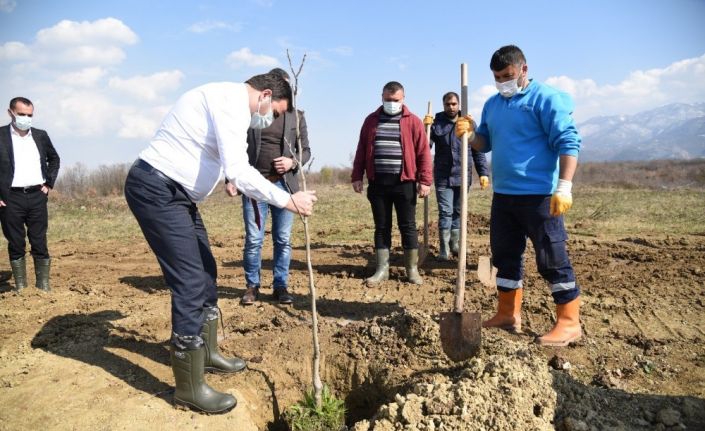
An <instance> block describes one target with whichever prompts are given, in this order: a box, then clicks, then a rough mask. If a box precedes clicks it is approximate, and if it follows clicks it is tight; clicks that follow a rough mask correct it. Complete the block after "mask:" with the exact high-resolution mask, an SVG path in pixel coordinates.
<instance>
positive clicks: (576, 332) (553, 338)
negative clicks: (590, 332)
mask: <svg viewBox="0 0 705 431" xmlns="http://www.w3.org/2000/svg"><path fill="white" fill-rule="evenodd" d="M582 335H583V331H582V329H581V328H580V297H578V298H575V299H574V300H572V301H570V302H568V303H567V304H558V305H556V324H555V325H554V326H553V329H551V330H550V331H549V332H548V333H547V334H545V335H543V336H542V337H538V338H537V339H536V343H538V344H540V345H542V346H554V347H564V346H567V345H568V344H570V343H572V342H574V341H577V340H579V339H580V337H581V336H582Z"/></svg>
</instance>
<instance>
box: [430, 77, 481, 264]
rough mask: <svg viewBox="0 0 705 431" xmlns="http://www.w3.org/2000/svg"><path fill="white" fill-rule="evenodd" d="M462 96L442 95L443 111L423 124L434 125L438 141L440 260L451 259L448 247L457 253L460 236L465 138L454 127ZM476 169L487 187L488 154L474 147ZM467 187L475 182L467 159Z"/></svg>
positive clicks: (435, 172) (435, 167) (434, 139)
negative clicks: (458, 135) (486, 156)
mask: <svg viewBox="0 0 705 431" xmlns="http://www.w3.org/2000/svg"><path fill="white" fill-rule="evenodd" d="M459 100H460V98H459V97H458V94H457V93H454V92H452V91H451V92H448V93H446V94H444V95H443V112H439V113H437V114H436V118H435V120H434V118H433V117H431V116H430V115H426V116H425V117H424V119H423V122H424V125H426V126H428V125H431V148H433V144H436V154H435V156H434V158H433V182H434V184H435V185H436V201H437V202H438V235H439V238H440V242H441V246H440V252H439V254H438V260H448V259H449V256H448V250H449V249H450V252H451V253H453V255H456V256H457V255H458V248H459V247H458V241H459V239H460V195H461V187H460V185H461V184H462V181H461V177H462V166H461V160H460V156H461V154H460V153H461V149H462V140H461V139H460V138H458V137H457V136H456V135H455V133H454V131H455V121H456V120H457V119H458V115H459V113H460V103H459ZM471 153H472V160H473V162H474V163H475V170H476V171H477V175H478V177H479V178H480V188H481V189H483V190H484V189H486V188H487V186H489V184H490V179H489V177H488V175H489V172H488V169H487V160H486V159H485V154H484V153H481V152H479V151H477V150H474V149H471ZM467 170H468V180H467V181H468V189H470V184H471V182H472V166H471V165H470V163H468V166H467Z"/></svg>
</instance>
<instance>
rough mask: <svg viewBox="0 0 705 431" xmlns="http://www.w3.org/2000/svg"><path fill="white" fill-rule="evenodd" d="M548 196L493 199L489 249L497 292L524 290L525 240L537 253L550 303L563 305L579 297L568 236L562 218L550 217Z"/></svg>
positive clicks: (549, 197) (510, 196)
mask: <svg viewBox="0 0 705 431" xmlns="http://www.w3.org/2000/svg"><path fill="white" fill-rule="evenodd" d="M550 202H551V196H550V195H549V196H543V195H503V194H500V193H495V194H494V196H493V197H492V214H491V215H490V246H491V248H492V261H493V263H494V266H496V267H497V289H498V290H500V291H503V292H509V291H511V290H514V289H518V288H521V287H523V282H522V278H523V276H524V250H525V249H526V238H527V237H528V238H529V239H531V242H532V243H533V245H534V251H535V253H536V266H537V267H538V270H539V273H541V276H542V277H543V278H544V279H545V280H546V281H548V283H549V284H550V287H551V294H552V295H553V301H554V302H555V303H556V304H565V303H567V302H570V301H572V300H573V299H575V298H577V297H578V296H579V295H580V288H579V286H578V284H577V283H576V282H575V274H574V273H573V266H572V265H571V263H570V258H569V257H568V251H567V249H566V241H567V240H568V234H567V233H566V231H565V227H564V225H563V217H562V216H560V217H553V216H551V215H550V214H549V208H550Z"/></svg>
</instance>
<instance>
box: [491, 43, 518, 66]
mask: <svg viewBox="0 0 705 431" xmlns="http://www.w3.org/2000/svg"><path fill="white" fill-rule="evenodd" d="M521 63H526V57H524V53H523V52H521V49H519V47H518V46H516V45H507V46H503V47H501V48H499V49H498V50H497V51H495V52H494V54H492V60H490V69H492V70H494V71H495V72H499V71H500V70H502V69H504V68H506V67H507V66H509V65H512V64H516V65H518V64H521Z"/></svg>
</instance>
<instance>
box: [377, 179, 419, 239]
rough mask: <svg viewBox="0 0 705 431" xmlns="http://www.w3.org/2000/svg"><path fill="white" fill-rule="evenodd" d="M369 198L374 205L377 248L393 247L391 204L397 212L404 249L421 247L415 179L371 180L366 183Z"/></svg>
mask: <svg viewBox="0 0 705 431" xmlns="http://www.w3.org/2000/svg"><path fill="white" fill-rule="evenodd" d="M367 199H368V200H369V201H370V204H371V205H372V216H373V218H374V221H375V249H380V248H386V249H389V248H391V247H392V208H394V209H395V210H396V213H397V225H398V226H399V232H401V245H402V247H403V248H404V250H408V249H413V248H419V240H418V234H417V232H416V183H414V182H403V183H402V182H399V183H397V184H392V185H385V184H376V183H370V185H369V186H368V187H367Z"/></svg>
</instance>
